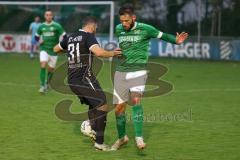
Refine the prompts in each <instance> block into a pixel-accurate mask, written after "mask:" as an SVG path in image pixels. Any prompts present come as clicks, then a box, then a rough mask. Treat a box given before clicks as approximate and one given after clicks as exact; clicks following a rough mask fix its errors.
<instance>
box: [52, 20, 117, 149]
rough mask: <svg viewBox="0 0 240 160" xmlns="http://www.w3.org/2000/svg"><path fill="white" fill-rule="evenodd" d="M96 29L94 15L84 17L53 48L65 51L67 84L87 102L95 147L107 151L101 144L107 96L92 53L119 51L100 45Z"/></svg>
mask: <svg viewBox="0 0 240 160" xmlns="http://www.w3.org/2000/svg"><path fill="white" fill-rule="evenodd" d="M96 29H97V21H96V19H95V18H93V17H87V18H85V19H84V20H83V26H82V29H80V30H79V31H77V32H75V33H72V34H69V35H67V36H65V37H64V38H63V40H62V41H61V42H60V43H59V44H58V45H56V46H55V47H54V51H55V52H56V53H59V52H60V51H62V50H66V51H67V57H68V84H69V87H70V88H71V90H72V91H73V92H74V93H75V94H76V95H77V96H78V97H79V99H80V101H81V103H82V104H87V105H88V106H89V111H88V117H89V120H90V124H91V127H92V129H93V130H94V131H95V132H96V141H95V144H94V147H95V148H96V149H98V150H102V151H108V150H110V149H109V147H108V146H107V145H105V144H104V130H105V126H106V120H107V111H108V106H107V102H106V96H105V94H104V92H103V91H102V88H101V86H100V84H99V82H98V81H97V80H96V77H95V76H94V75H93V72H92V58H93V56H94V55H95V56H98V57H113V56H119V55H121V51H120V50H114V51H106V50H104V49H103V48H101V47H99V44H98V42H97V40H96V38H95V33H96Z"/></svg>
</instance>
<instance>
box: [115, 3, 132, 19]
mask: <svg viewBox="0 0 240 160" xmlns="http://www.w3.org/2000/svg"><path fill="white" fill-rule="evenodd" d="M118 14H119V15H120V16H121V15H124V14H129V15H133V14H134V7H133V5H132V4H130V3H127V4H124V5H123V6H122V7H121V8H120V9H119V12H118Z"/></svg>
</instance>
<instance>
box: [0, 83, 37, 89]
mask: <svg viewBox="0 0 240 160" xmlns="http://www.w3.org/2000/svg"><path fill="white" fill-rule="evenodd" d="M0 85H1V86H14V87H29V88H36V87H38V86H37V85H34V84H23V83H14V82H0Z"/></svg>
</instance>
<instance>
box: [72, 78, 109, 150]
mask: <svg viewBox="0 0 240 160" xmlns="http://www.w3.org/2000/svg"><path fill="white" fill-rule="evenodd" d="M85 78H86V77H84V78H83V79H85ZM80 80H81V79H80ZM69 84H71V82H69ZM70 88H71V90H72V91H73V92H74V93H75V94H76V95H78V97H79V98H80V100H81V103H83V104H87V105H89V109H91V112H92V114H88V115H90V116H91V115H94V116H95V117H94V119H93V117H89V119H90V121H94V123H95V131H96V141H95V144H94V147H95V148H96V149H98V150H103V151H108V150H110V149H109V147H108V146H107V145H105V144H104V132H105V127H106V121H107V113H108V106H107V105H106V104H107V101H106V96H105V94H104V92H103V91H102V88H101V86H100V84H99V83H98V81H97V80H95V77H94V76H93V75H91V77H87V78H86V81H84V80H83V82H79V83H77V84H76V85H73V84H71V85H70Z"/></svg>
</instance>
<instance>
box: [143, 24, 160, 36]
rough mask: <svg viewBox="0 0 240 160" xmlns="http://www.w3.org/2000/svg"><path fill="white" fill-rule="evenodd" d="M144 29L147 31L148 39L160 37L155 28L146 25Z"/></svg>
mask: <svg viewBox="0 0 240 160" xmlns="http://www.w3.org/2000/svg"><path fill="white" fill-rule="evenodd" d="M144 28H145V29H146V30H147V33H148V36H149V38H161V37H162V34H163V33H162V32H161V31H159V30H158V29H156V28H155V27H153V26H151V25H146V24H145V26H144Z"/></svg>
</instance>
